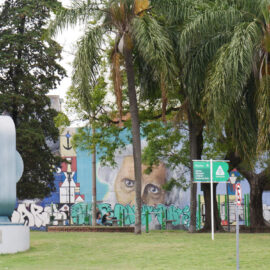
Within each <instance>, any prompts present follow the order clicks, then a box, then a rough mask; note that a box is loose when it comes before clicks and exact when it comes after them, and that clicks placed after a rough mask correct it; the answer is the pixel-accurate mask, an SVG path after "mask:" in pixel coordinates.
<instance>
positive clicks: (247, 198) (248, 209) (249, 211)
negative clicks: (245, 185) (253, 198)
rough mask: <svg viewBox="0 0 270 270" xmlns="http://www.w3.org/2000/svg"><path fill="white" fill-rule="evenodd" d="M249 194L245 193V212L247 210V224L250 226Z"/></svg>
mask: <svg viewBox="0 0 270 270" xmlns="http://www.w3.org/2000/svg"><path fill="white" fill-rule="evenodd" d="M249 196H250V195H249V194H247V207H248V209H247V212H248V214H247V216H248V226H250V208H249Z"/></svg>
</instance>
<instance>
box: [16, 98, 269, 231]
mask: <svg viewBox="0 0 270 270" xmlns="http://www.w3.org/2000/svg"><path fill="white" fill-rule="evenodd" d="M51 99H52V104H53V106H54V108H55V109H56V110H58V111H59V110H61V104H60V101H61V100H59V98H58V100H57V98H56V96H52V97H51ZM75 133H76V128H71V127H70V128H66V129H65V130H64V131H63V132H62V134H61V136H60V140H59V142H57V144H54V145H52V150H53V151H54V152H55V153H58V154H60V155H61V156H62V157H63V158H64V159H66V160H67V161H68V162H63V163H62V164H61V165H60V166H59V168H58V170H57V173H55V188H56V190H55V192H53V193H52V194H51V196H49V197H47V198H45V199H44V200H42V201H41V200H38V199H34V198H33V200H27V201H18V202H17V205H16V208H15V210H14V212H13V214H12V217H11V220H12V222H14V223H25V224H26V225H28V226H30V227H31V228H32V229H34V230H45V228H46V225H48V224H50V223H51V224H54V225H57V224H60V223H61V224H68V219H69V218H68V217H69V208H71V211H70V213H71V217H72V222H73V223H76V224H89V223H90V222H91V200H92V159H91V154H89V153H87V152H85V151H82V150H77V151H75V150H74V149H73V148H72V146H71V138H72V136H73V135H74V134H75ZM128 135H130V134H128V133H122V134H121V136H122V139H123V140H125V141H126V143H127V144H128V140H127V139H126V138H127V137H128ZM145 144H146V142H145V141H143V140H142V147H144V146H145ZM99 159H100V155H97V203H98V207H99V209H100V211H101V212H102V214H104V213H106V212H108V211H112V210H113V212H112V215H113V216H114V217H116V218H117V220H120V219H121V220H122V222H123V223H124V224H125V225H131V224H134V222H135V216H134V206H133V200H134V197H135V192H134V186H135V182H134V180H135V177H134V172H133V159H132V147H131V145H127V146H126V149H125V150H121V151H118V152H117V153H116V157H115V161H116V164H117V165H116V167H114V168H113V167H111V166H105V167H104V166H101V164H100V162H99ZM162 167H163V165H162V164H161V165H160V168H156V169H155V170H153V172H152V174H151V175H143V180H142V199H143V202H144V205H143V207H142V222H143V224H144V222H145V214H146V211H148V212H149V213H150V220H151V222H150V228H158V226H160V225H161V224H162V219H166V220H169V221H171V222H172V224H173V225H174V226H178V227H183V226H185V227H188V225H189V200H190V195H189V190H187V191H184V190H183V189H181V188H176V187H175V188H173V190H172V191H171V192H165V191H164V190H163V189H162V184H164V182H165V181H166V179H170V178H171V177H175V178H177V177H176V176H177V175H178V176H179V174H181V173H182V172H181V167H180V168H179V169H176V170H174V171H170V170H168V169H165V168H162ZM143 170H144V168H143ZM187 179H188V180H189V177H188V175H187ZM241 187H242V194H243V197H244V195H247V194H249V192H250V190H249V184H248V182H247V181H246V180H244V181H241ZM197 188H198V190H197V194H198V196H200V197H201V203H200V206H199V207H198V215H197V227H198V228H199V227H200V226H201V225H202V223H203V218H204V202H203V193H202V191H201V187H200V184H198V185H197ZM217 194H219V195H220V198H219V200H220V215H221V219H222V221H224V220H225V219H226V214H225V209H226V207H225V194H226V184H225V183H220V184H218V186H217ZM229 194H234V186H233V185H229ZM269 195H270V192H269V191H267V192H264V193H263V204H264V205H263V208H264V216H265V218H266V220H270V196H269ZM233 201H234V196H233V195H231V196H230V202H231V203H232V202H233ZM199 209H200V211H199ZM246 215H247V214H246V211H245V209H244V206H243V209H242V218H243V219H244V218H245V216H246ZM52 217H53V218H52ZM234 219H235V212H234V211H233V209H232V210H231V211H230V220H231V221H232V220H234Z"/></svg>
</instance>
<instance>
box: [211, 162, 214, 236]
mask: <svg viewBox="0 0 270 270" xmlns="http://www.w3.org/2000/svg"><path fill="white" fill-rule="evenodd" d="M210 189H211V231H212V240H214V192H213V160H212V159H210Z"/></svg>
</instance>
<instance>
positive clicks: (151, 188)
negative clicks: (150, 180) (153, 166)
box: [147, 184, 160, 194]
mask: <svg viewBox="0 0 270 270" xmlns="http://www.w3.org/2000/svg"><path fill="white" fill-rule="evenodd" d="M147 191H148V192H151V193H154V194H157V193H159V192H160V189H159V188H158V187H157V186H155V185H152V184H149V185H147Z"/></svg>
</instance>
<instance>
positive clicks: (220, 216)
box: [218, 194, 221, 218]
mask: <svg viewBox="0 0 270 270" xmlns="http://www.w3.org/2000/svg"><path fill="white" fill-rule="evenodd" d="M218 216H219V218H221V214H220V194H218Z"/></svg>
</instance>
